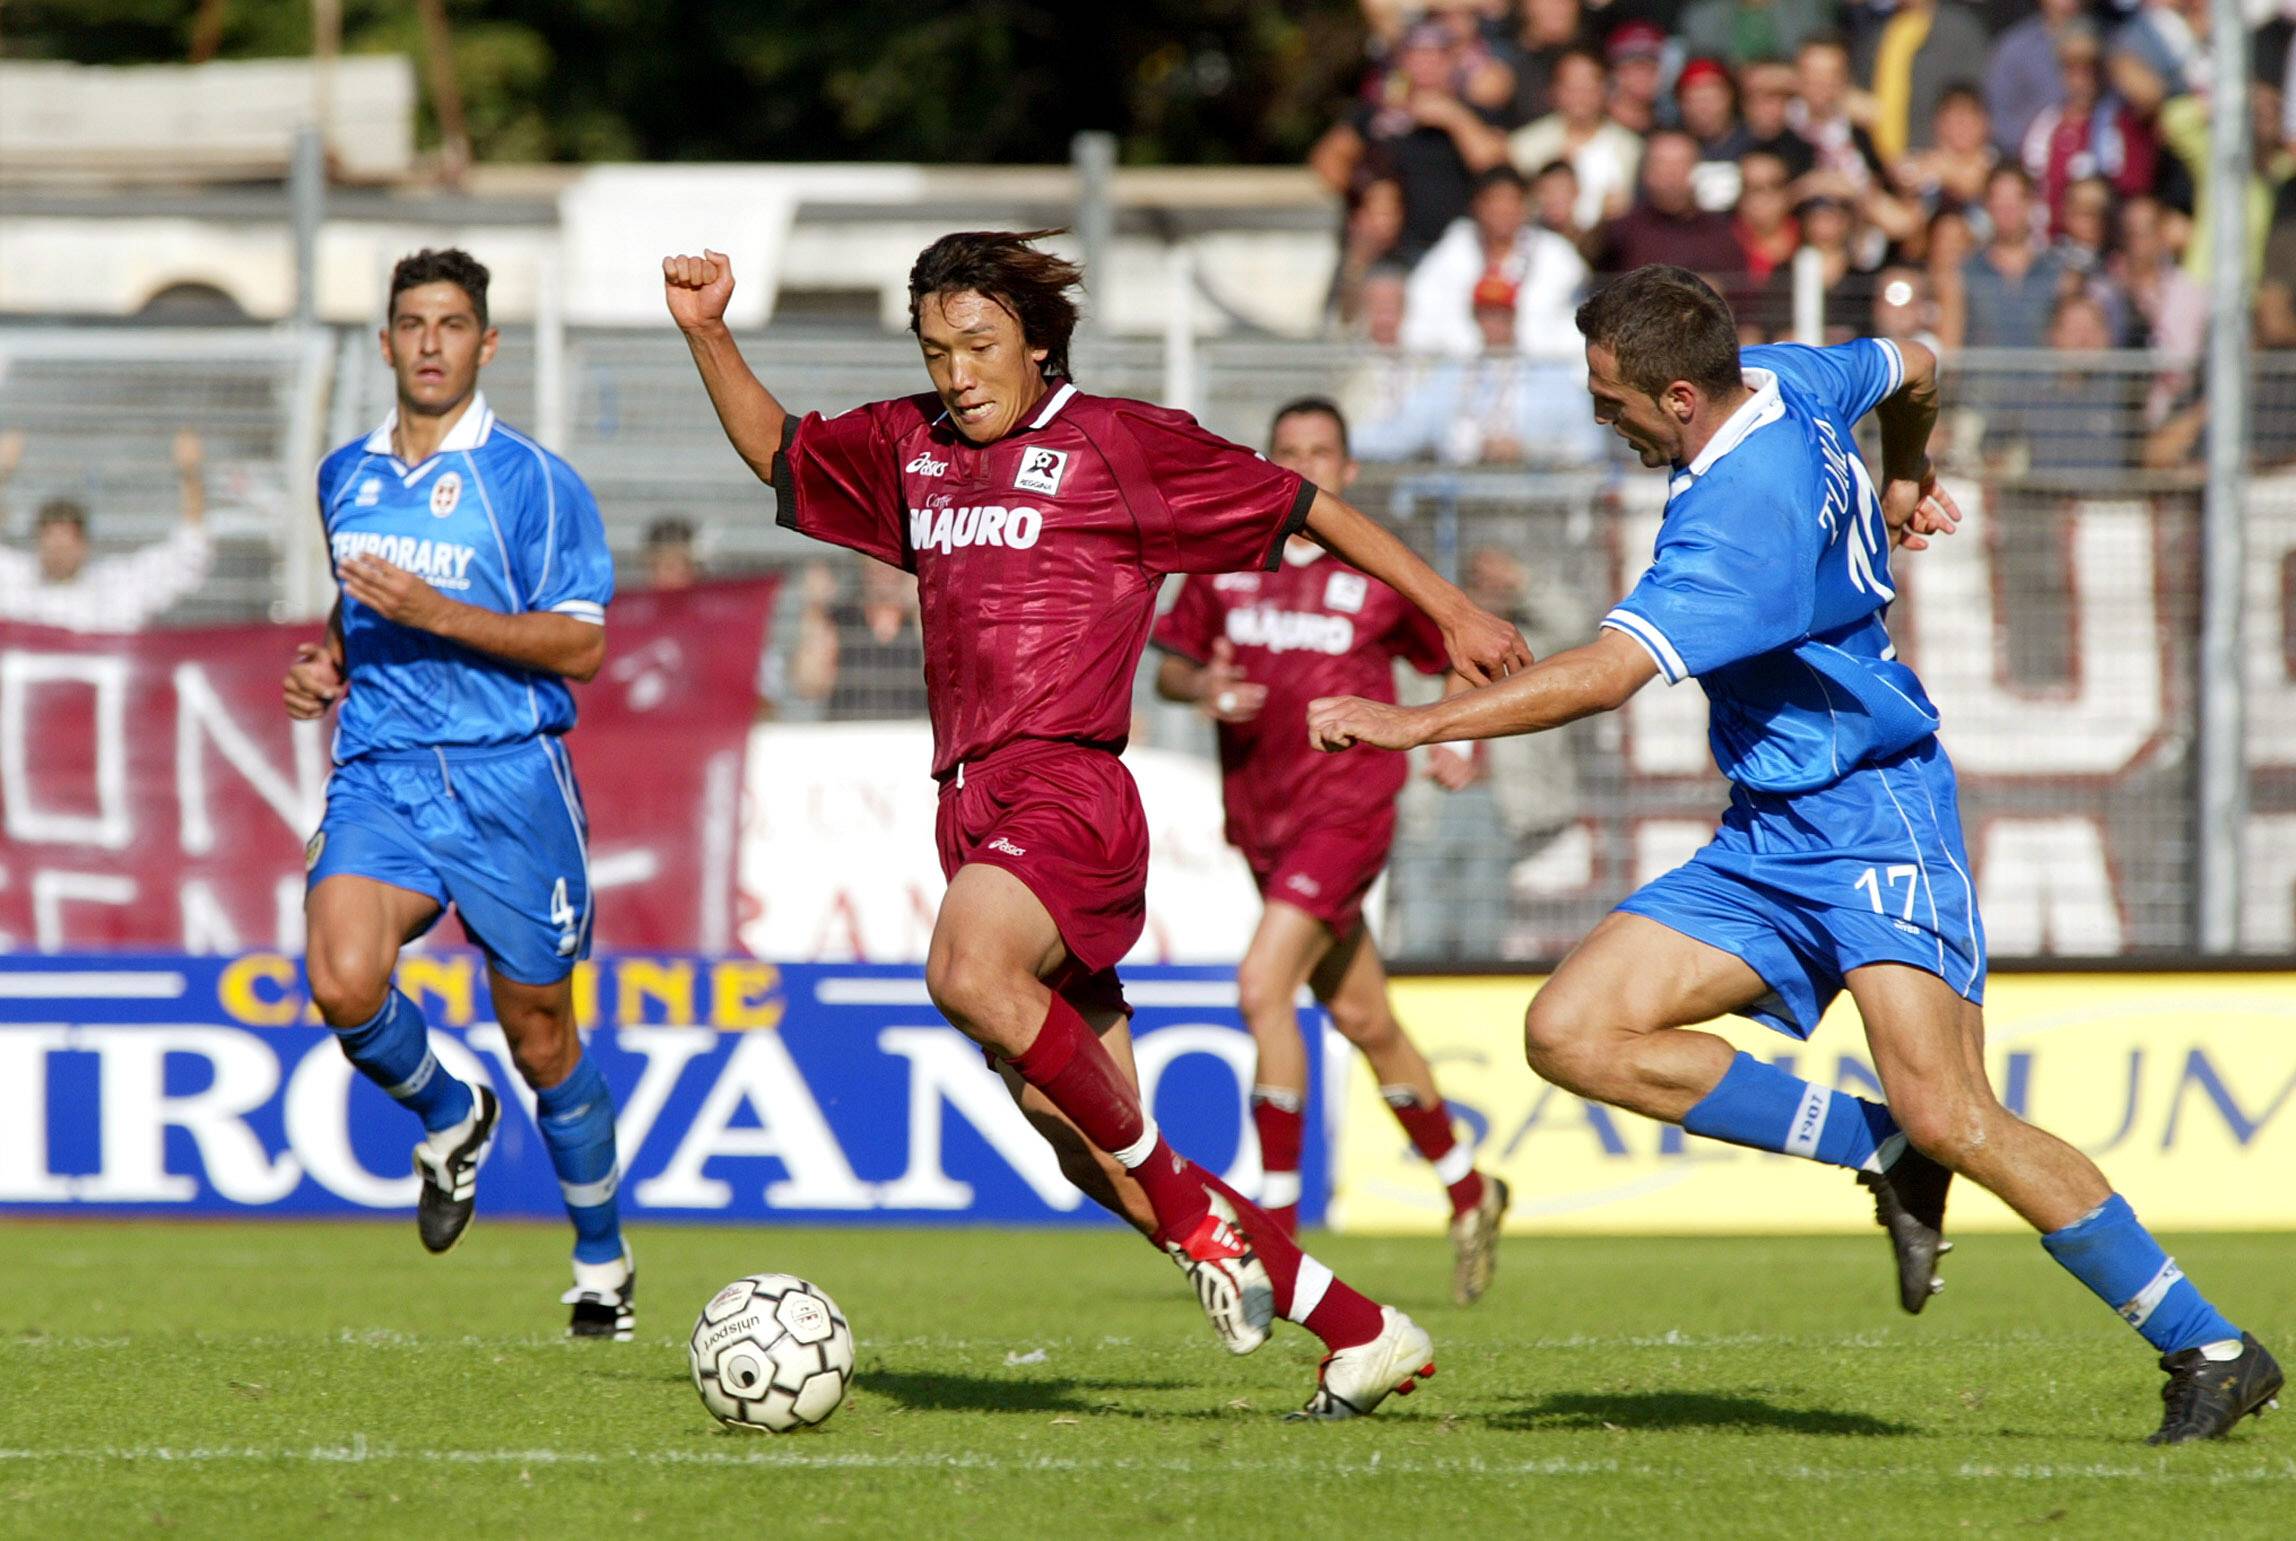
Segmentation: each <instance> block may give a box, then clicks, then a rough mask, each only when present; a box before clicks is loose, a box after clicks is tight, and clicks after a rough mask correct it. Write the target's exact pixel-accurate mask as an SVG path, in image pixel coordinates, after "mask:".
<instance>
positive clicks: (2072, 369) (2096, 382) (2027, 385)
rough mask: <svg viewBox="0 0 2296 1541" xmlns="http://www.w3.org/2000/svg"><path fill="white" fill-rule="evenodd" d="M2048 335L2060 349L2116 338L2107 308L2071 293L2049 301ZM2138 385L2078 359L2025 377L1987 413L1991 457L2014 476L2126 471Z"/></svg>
mask: <svg viewBox="0 0 2296 1541" xmlns="http://www.w3.org/2000/svg"><path fill="white" fill-rule="evenodd" d="M2046 338H2047V342H2048V345H2049V348H2050V350H2051V351H2052V352H2056V353H2093V352H2096V351H2098V350H2101V349H2105V348H2109V347H2111V346H2112V344H2113V334H2112V327H2111V323H2110V322H2109V320H2108V319H2107V317H2106V315H2105V308H2104V307H2103V306H2102V305H2099V304H2098V303H2097V302H2096V301H2095V300H2094V299H2092V298H2091V297H2090V296H2089V295H2087V294H2084V293H2072V294H2067V295H2065V296H2064V297H2063V298H2061V299H2059V300H2058V301H2057V302H2056V303H2055V305H2053V306H2052V307H2051V309H2050V313H2049V321H2048V326H2047V329H2046ZM2134 385H2135V381H2134V380H2133V378H2132V377H2131V376H2129V375H2128V374H2126V373H2123V372H2121V371H2119V370H2112V369H2096V368H2091V367H2087V366H2086V365H2084V364H2083V363H2080V362H2078V361H2068V363H2067V364H2066V366H2065V367H2063V368H2058V369H2051V370H2048V371H2046V372H2045V373H2043V374H2041V375H2040V376H2039V377H2038V378H2035V377H2033V376H2029V375H2028V376H2022V377H2020V378H2019V379H2018V381H2017V383H2016V386H2015V389H2014V391H2001V392H1996V393H1995V396H1996V398H1997V403H1998V404H1997V405H1995V406H1993V407H1992V408H1991V409H1990V410H1989V411H1988V412H1987V413H1986V421H1985V456H1986V459H1987V460H1988V461H1989V462H1991V463H1992V465H1993V467H1994V469H1995V470H1996V471H1997V472H2000V473H2002V474H2006V475H2009V476H2017V475H2028V476H2038V477H2051V476H2064V475H2066V474H2068V473H2075V474H2077V473H2081V472H2097V471H2116V470H2120V469H2122V468H2124V467H2126V466H2127V465H2128V464H2129V461H2130V459H2131V458H2132V457H2131V452H2132V449H2133V447H2134V446H2133V445H2132V443H2131V429H2132V427H2133V426H2134V423H2133V421H2132V418H2131V415H2130V412H2129V402H2130V396H2131V392H2132V389H2133V388H2134Z"/></svg>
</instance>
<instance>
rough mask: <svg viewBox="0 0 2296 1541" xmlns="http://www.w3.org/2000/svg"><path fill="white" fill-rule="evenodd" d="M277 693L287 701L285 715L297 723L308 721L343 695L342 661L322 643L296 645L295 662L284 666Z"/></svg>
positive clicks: (332, 650)
mask: <svg viewBox="0 0 2296 1541" xmlns="http://www.w3.org/2000/svg"><path fill="white" fill-rule="evenodd" d="M280 690H281V693H282V694H283V695H284V696H285V697H286V700H287V715H288V716H290V717H292V718H294V719H295V720H296V721H297V722H308V721H309V720H310V719H312V718H313V717H317V716H319V715H321V714H322V713H324V712H325V711H326V710H327V708H328V707H330V706H332V705H334V704H335V702H336V700H337V699H338V698H339V697H340V696H341V695H342V694H343V660H342V659H340V658H338V657H336V656H335V650H334V649H333V648H331V647H327V646H325V645H324V644H322V643H317V642H303V643H299V644H297V645H296V648H295V661H294V662H293V663H292V664H290V665H288V667H287V678H286V679H284V680H282V681H280Z"/></svg>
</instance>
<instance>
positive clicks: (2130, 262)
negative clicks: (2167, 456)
mask: <svg viewBox="0 0 2296 1541" xmlns="http://www.w3.org/2000/svg"><path fill="white" fill-rule="evenodd" d="M2167 223H2168V214H2167V212H2166V211H2165V210H2164V209H2163V208H2162V207H2161V205H2160V203H2159V201H2158V200H2156V199H2153V198H2150V197H2137V198H2131V199H2129V200H2128V201H2127V202H2126V203H2124V204H2122V205H2121V211H2120V220H2119V234H2120V239H2119V242H2118V247H2117V249H2116V250H2115V251H2114V252H2113V253H2112V255H2111V256H2110V257H2109V258H2108V259H2107V271H2109V272H2110V273H2111V275H2112V278H2113V282H2114V283H2115V285H2117V286H2118V288H2119V289H2120V292H2121V293H2122V294H2123V295H2125V296H2126V297H2127V300H2128V304H2127V306H2126V308H2125V310H2124V312H2123V321H2122V331H2121V334H2120V336H2119V338H2118V339H2117V341H2118V342H2119V344H2120V345H2121V346H2122V347H2128V348H2150V349H2153V350H2155V351H2157V352H2160V353H2165V354H2167V355H2169V359H2170V362H2169V364H2168V367H2166V368H2164V369H2163V370H2161V372H2160V373H2158V374H2156V375H2155V376H2154V377H2153V381H2152V384H2151V386H2150V388H2149V389H2148V390H2147V391H2146V393H2145V426H2146V427H2148V428H2154V427H2158V426H2159V425H2160V424H2161V423H2162V422H2163V421H2164V420H2165V419H2166V418H2167V416H2168V414H2169V410H2170V408H2171V407H2172V406H2173V405H2174V404H2175V402H2176V400H2177V399H2178V398H2179V397H2180V396H2182V395H2184V394H2185V393H2186V392H2187V391H2189V390H2190V389H2191V388H2192V383H2193V370H2194V367H2195V365H2197V363H2198V362H2199V359H2200V348H2201V343H2202V342H2203V340H2204V339H2205V338H2206V336H2207V332H2208V291H2207V290H2205V289H2203V288H2202V287H2201V286H2200V285H2199V283H2197V282H2196V281H2194V279H2193V276H2192V275H2191V274H2190V273H2187V272H2186V271H2185V270H2184V267H2183V265H2182V264H2181V263H2179V262H2178V261H2177V258H2176V251H2175V249H2174V247H2173V246H2172V245H2171V244H2170V241H2169V238H2168V235H2167V233H2166V230H2165V226H2166V225H2167ZM2290 256H2291V257H2296V251H2291V253H2290ZM2287 272H2289V273H2290V274H2296V262H2291V263H2290V265H2289V267H2288V269H2287ZM2265 303H2266V291H2265V290H2263V289H2260V290H2259V291H2258V294H2257V304H2258V307H2259V314H2260V315H2261V313H2262V308H2263V307H2264V305H2265ZM2258 340H2259V341H2263V338H2262V337H2261V336H2260V337H2259V339H2258ZM2266 346H2271V344H2269V343H2266Z"/></svg>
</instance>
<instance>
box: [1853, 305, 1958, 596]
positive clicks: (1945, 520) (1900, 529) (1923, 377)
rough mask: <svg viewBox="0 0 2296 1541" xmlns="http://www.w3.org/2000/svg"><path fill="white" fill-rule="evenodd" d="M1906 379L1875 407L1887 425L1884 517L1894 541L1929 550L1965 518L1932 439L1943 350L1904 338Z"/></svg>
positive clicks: (1883, 453)
mask: <svg viewBox="0 0 2296 1541" xmlns="http://www.w3.org/2000/svg"><path fill="white" fill-rule="evenodd" d="M1897 351H1898V356H1899V357H1900V358H1902V359H1904V360H1905V379H1904V380H1902V381H1900V382H1899V384H1898V388H1897V389H1896V390H1894V391H1892V392H1890V394H1889V395H1887V396H1885V397H1883V398H1882V401H1881V404H1880V405H1879V406H1877V407H1875V408H1874V421H1875V422H1877V423H1879V424H1880V425H1881V476H1882V487H1881V516H1882V520H1883V522H1884V523H1886V524H1887V525H1888V526H1889V538H1890V543H1891V544H1892V545H1900V546H1903V547H1905V549H1906V550H1908V551H1921V550H1925V549H1927V547H1928V545H1929V537H1930V536H1932V535H1951V534H1952V533H1953V531H1954V529H1955V527H1956V526H1958V525H1959V524H1960V523H1961V510H1960V508H1959V507H1957V506H1956V505H1955V503H1954V501H1953V494H1951V493H1949V492H1947V491H1945V490H1944V489H1943V488H1942V487H1940V486H1938V484H1937V471H1936V468H1935V467H1933V466H1932V465H1930V463H1929V440H1930V436H1931V435H1932V434H1933V433H1934V432H1936V429H1937V355H1936V354H1935V353H1932V352H1931V351H1930V350H1929V349H1928V348H1926V347H1924V346H1922V345H1921V344H1920V343H1917V342H1901V343H1899V344H1898V345H1897Z"/></svg>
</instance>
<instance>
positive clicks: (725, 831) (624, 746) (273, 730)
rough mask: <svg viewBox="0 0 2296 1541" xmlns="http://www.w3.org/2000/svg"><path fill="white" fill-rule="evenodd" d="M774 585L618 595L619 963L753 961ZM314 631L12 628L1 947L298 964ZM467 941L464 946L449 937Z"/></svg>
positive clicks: (309, 800)
mask: <svg viewBox="0 0 2296 1541" xmlns="http://www.w3.org/2000/svg"><path fill="white" fill-rule="evenodd" d="M774 589H775V583H774V581H773V580H772V579H758V580H746V581H742V582H731V583H711V584H703V585H700V586H697V587H695V588H690V589H683V590H677V591H673V592H665V593H640V594H632V595H629V596H627V597H624V598H621V599H617V600H616V601H615V602H614V606H613V611H612V619H611V622H610V624H609V627H608V638H609V646H608V650H607V657H606V666H605V668H604V669H602V670H601V671H600V672H599V675H598V677H597V678H596V679H595V680H593V681H591V682H590V683H589V684H587V685H576V686H575V687H574V695H575V701H576V703H577V705H578V707H579V709H580V713H581V719H580V726H578V727H577V728H576V729H575V730H574V732H573V733H572V734H570V735H569V736H568V740H567V742H568V745H569V747H570V748H571V749H572V751H573V755H574V764H575V769H576V771H577V773H578V774H579V776H580V777H581V782H582V791H583V801H584V803H585V804H586V805H587V808H588V812H589V815H590V875H591V884H592V887H593V889H594V890H595V891H596V892H597V894H598V902H597V916H598V920H597V945H598V946H599V947H601V948H625V949H628V948H636V949H696V948H698V949H700V950H703V951H712V952H715V951H725V950H730V949H731V948H732V947H733V946H734V921H735V915H734V884H735V871H736V847H737V842H738V838H739V824H740V813H741V785H742V755H743V751H744V748H745V746H746V744H747V742H748V737H749V729H750V723H751V719H752V718H753V717H754V716H755V706H756V700H757V694H756V690H757V686H756V681H757V664H758V656H759V653H760V650H761V649H762V647H763V645H764V639H765V636H766V627H767V621H768V618H769V616H770V613H771V608H772V603H773V596H774ZM315 632H316V628H315V627H314V626H312V625H311V624H310V623H308V622H305V623H299V624H294V625H262V626H221V627H196V628H185V629H181V630H171V631H151V632H143V633H138V634H133V635H118V636H110V635H89V634H83V633H77V632H65V631H52V630H49V629H47V628H45V627H38V626H19V625H14V624H10V623H7V622H0V836H4V843H0V949H10V950H16V949H37V950H40V951H44V952H47V951H58V950H68V949H95V948H110V947H154V948H166V949H169V950H180V951H185V952H195V953H211V952H232V951H238V950H240V949H243V948H250V947H254V948H276V949H279V950H281V951H285V952H300V951H301V950H302V945H303V844H304V842H305V840H307V839H308V838H309V837H310V835H311V833H312V831H313V830H315V829H317V828H318V824H319V817H320V814H321V812H322V810H323V809H324V807H325V803H326V783H327V773H328V769H329V756H328V743H329V740H330V738H331V736H332V734H333V731H334V725H333V722H332V719H328V720H325V721H320V722H304V723H297V722H290V721H289V720H288V718H287V714H286V712H285V710H284V709H283V708H282V706H281V705H280V696H279V686H280V680H281V678H282V677H283V676H284V675H285V673H286V671H287V665H288V662H289V660H290V659H291V658H292V656H293V654H294V650H295V645H296V644H297V643H298V642H304V641H308V640H309V639H310V638H311V637H312V636H313V635H315ZM454 934H455V933H454V931H453V929H452V928H450V929H449V931H448V933H447V935H448V936H450V937H451V936H453V935H454Z"/></svg>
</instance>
